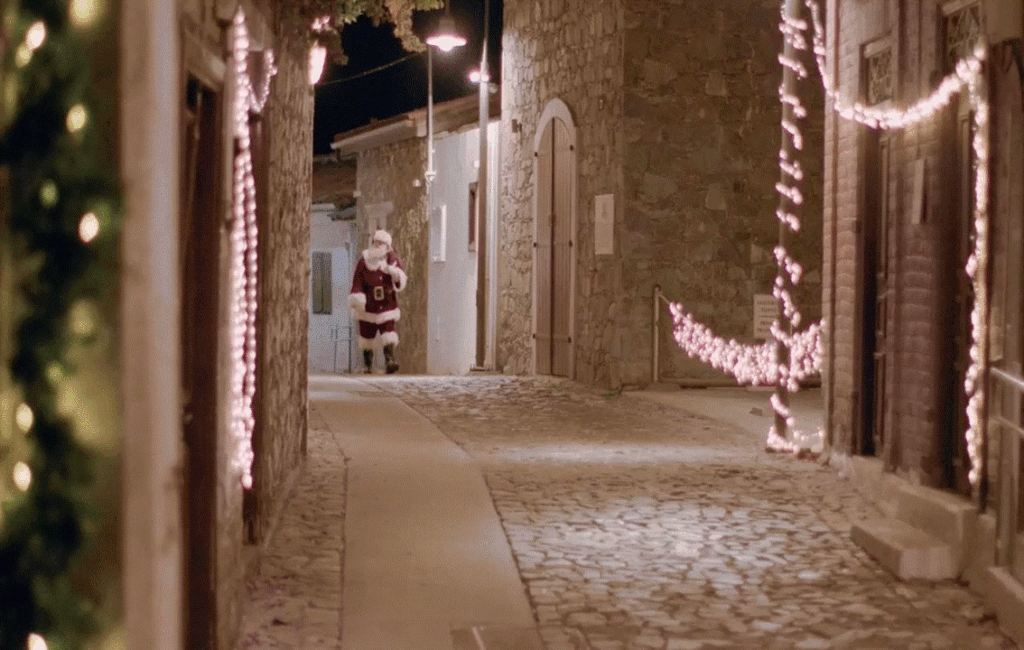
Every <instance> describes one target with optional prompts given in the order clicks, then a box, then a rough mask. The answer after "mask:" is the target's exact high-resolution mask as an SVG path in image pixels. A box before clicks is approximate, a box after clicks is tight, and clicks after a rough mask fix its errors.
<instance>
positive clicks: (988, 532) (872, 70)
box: [823, 0, 1024, 642]
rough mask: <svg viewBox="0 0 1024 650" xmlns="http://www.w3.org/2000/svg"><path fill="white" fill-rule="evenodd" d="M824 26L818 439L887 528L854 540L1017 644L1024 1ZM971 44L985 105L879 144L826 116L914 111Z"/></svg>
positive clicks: (944, 5) (930, 7) (840, 9)
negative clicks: (985, 610) (871, 500)
mask: <svg viewBox="0 0 1024 650" xmlns="http://www.w3.org/2000/svg"><path fill="white" fill-rule="evenodd" d="M823 18H824V27H825V31H826V32H827V34H828V44H827V51H828V54H827V63H826V66H827V68H828V73H829V74H830V75H831V76H832V78H833V79H835V80H836V82H835V85H836V88H837V91H838V99H837V100H836V101H830V102H829V106H828V109H827V111H826V114H827V118H826V133H825V182H824V193H825V202H824V205H825V219H824V224H825V225H824V238H823V241H824V278H825V283H824V287H823V303H824V311H825V314H826V317H827V319H828V321H829V322H830V323H831V327H830V328H829V332H828V333H827V336H826V339H825V342H824V347H825V350H824V352H825V363H824V369H823V382H824V391H823V392H824V394H825V407H826V418H827V421H826V430H827V431H828V432H829V434H830V437H831V440H830V441H829V442H830V446H831V450H832V456H833V458H834V459H836V460H837V461H840V462H842V463H844V464H846V465H847V466H848V467H849V468H850V471H851V472H852V474H853V475H854V476H855V477H856V478H857V480H858V481H859V482H861V483H862V485H863V486H864V487H865V488H866V489H869V490H870V491H871V492H872V493H873V494H874V496H875V497H876V498H877V499H878V502H879V504H881V505H882V506H883V509H884V510H885V511H886V513H887V515H888V517H887V518H886V519H884V520H879V521H873V522H864V524H863V525H861V526H859V527H858V528H857V529H855V531H854V536H855V538H856V539H857V540H858V541H859V542H860V543H862V544H863V545H864V546H865V548H866V549H867V550H868V551H869V552H871V553H872V554H874V555H875V556H876V557H878V558H879V559H881V560H882V561H883V563H886V564H887V565H888V566H890V568H892V569H893V570H894V571H895V572H897V573H898V574H900V575H902V576H903V577H932V578H950V577H958V576H959V577H962V578H964V579H967V580H970V582H971V584H972V586H973V587H974V588H976V589H978V590H979V591H981V592H982V593H983V594H984V595H985V597H986V598H987V599H988V600H989V602H990V603H991V604H992V605H993V606H994V607H995V609H996V610H997V612H998V614H999V617H1000V621H1001V623H1002V624H1003V625H1004V627H1006V628H1007V629H1008V631H1009V632H1010V633H1011V635H1012V636H1014V637H1015V638H1016V639H1017V641H1018V642H1021V641H1022V640H1024V624H1022V621H1024V587H1022V585H1024V568H1022V567H1024V536H1022V531H1024V518H1022V517H1021V514H1020V512H1021V511H1020V504H1021V503H1024V489H1022V486H1024V481H1022V480H1021V463H1020V461H1019V459H1020V448H1021V431H1022V429H1021V424H1022V423H1021V410H1020V403H1021V402H1020V399H1021V390H1022V388H1024V381H1022V375H1021V367H1022V365H1021V362H1022V360H1024V359H1022V355H1024V349H1022V342H1021V323H1022V321H1021V319H1022V304H1021V290H1020V289H1021V286H1022V285H1021V280H1022V276H1024V267H1022V266H1021V259H1022V250H1021V241H1022V232H1021V214H1022V212H1024V198H1022V194H1024V191H1022V188H1024V171H1022V164H1021V160H1022V155H1024V153H1022V147H1024V104H1022V94H1021V92H1022V91H1021V83H1022V79H1024V61H1022V57H1021V54H1022V52H1021V45H1020V44H1021V36H1022V15H1021V3H1020V2H1019V0H999V1H984V0H980V1H975V0H964V1H959V0H957V1H946V2H939V1H935V0H917V1H915V2H906V3H898V2H893V1H889V0H870V1H868V2H859V3H853V4H851V3H842V2H837V1H830V2H828V6H827V12H826V13H825V15H824V16H823ZM979 46H980V47H981V48H982V51H984V52H985V53H986V54H987V62H985V63H984V64H983V65H982V66H981V68H980V76H979V77H978V78H979V79H980V85H979V86H978V92H977V95H976V97H977V98H978V99H979V101H982V102H985V104H984V105H982V104H978V103H976V102H973V101H972V99H971V97H972V92H971V89H970V87H968V86H964V87H962V88H961V89H960V91H959V92H957V93H955V94H953V95H952V97H951V100H950V102H949V104H948V105H947V106H945V107H944V108H940V109H939V110H938V111H937V112H935V113H934V114H931V115H929V116H926V117H925V118H924V119H912V120H911V121H910V123H908V124H906V125H905V126H903V128H881V129H875V128H871V127H870V126H865V125H863V124H861V123H860V122H858V121H855V120H850V119H846V118H845V117H840V116H838V115H836V113H835V111H833V110H832V109H834V108H840V107H841V106H840V104H843V103H846V104H852V103H853V102H860V103H861V104H862V105H863V106H866V107H868V110H873V109H878V108H881V109H893V110H895V111H904V110H905V109H907V108H908V107H910V106H912V105H914V104H915V102H918V101H919V100H922V99H923V98H926V97H928V96H930V95H931V94H932V93H933V92H935V91H936V90H937V88H938V87H939V84H940V82H941V80H942V79H943V77H945V76H947V75H952V74H955V73H956V65H957V61H958V60H964V59H966V58H968V57H970V56H972V55H973V53H974V52H975V48H976V47H979ZM978 118H981V121H978ZM984 118H987V120H985V119H984ZM978 145H982V146H981V147H978ZM979 192H980V193H979ZM979 197H981V198H982V199H983V200H982V201H980V202H979V200H978V199H979ZM979 224H981V225H982V226H985V225H986V224H987V228H986V227H981V228H979ZM979 253H980V254H979ZM972 258H973V259H974V260H977V261H978V262H980V263H979V264H977V265H975V264H974V263H973V262H971V260H972ZM974 269H976V271H974V273H975V275H974V276H972V275H970V272H971V271H973V270H974ZM975 278H977V280H975ZM976 306H977V313H976V314H972V312H974V310H975V308H976ZM972 320H973V321H974V323H975V326H974V327H972ZM975 345H976V346H977V347H976V348H974V350H976V351H973V352H972V347H973V346H975ZM986 366H987V368H986ZM974 377H977V378H978V381H977V382H976V383H975V382H973V381H971V380H972V379H973V378H974ZM971 386H974V387H975V388H974V389H973V390H972V388H971ZM969 390H971V391H972V392H970V393H968V392H967V391H969ZM972 398H973V401H974V405H973V406H972V405H971V402H972ZM969 411H973V412H974V413H976V414H977V416H978V419H977V421H974V420H973V419H972V418H969V417H968V412H969ZM972 472H974V474H973V477H972ZM972 478H973V479H974V480H972ZM925 549H927V550H925ZM929 553H930V554H931V555H930V556H929V555H928V554H929ZM926 556H928V557H931V558H932V560H931V561H926V560H925V559H924V558H925V557H926ZM935 558H939V559H938V560H936V559H935Z"/></svg>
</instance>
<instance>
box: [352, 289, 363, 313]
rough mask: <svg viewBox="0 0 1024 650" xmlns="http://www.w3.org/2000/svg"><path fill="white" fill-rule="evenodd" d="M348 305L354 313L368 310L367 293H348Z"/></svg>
mask: <svg viewBox="0 0 1024 650" xmlns="http://www.w3.org/2000/svg"><path fill="white" fill-rule="evenodd" d="M348 306H349V308H350V309H351V310H352V313H353V314H356V315H359V314H363V313H365V312H366V294H365V293H350V294H348Z"/></svg>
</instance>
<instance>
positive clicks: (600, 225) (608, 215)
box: [594, 194, 615, 255]
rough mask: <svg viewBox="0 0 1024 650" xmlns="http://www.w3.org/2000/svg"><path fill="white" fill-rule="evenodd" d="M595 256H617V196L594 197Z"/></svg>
mask: <svg viewBox="0 0 1024 650" xmlns="http://www.w3.org/2000/svg"><path fill="white" fill-rule="evenodd" d="M594 254H595V255H614V254H615V195H614V194H598V195H597V196H595V197H594Z"/></svg>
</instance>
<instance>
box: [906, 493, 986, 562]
mask: <svg viewBox="0 0 1024 650" xmlns="http://www.w3.org/2000/svg"><path fill="white" fill-rule="evenodd" d="M976 512H977V511H976V508H975V506H974V504H973V503H971V502H970V501H969V500H967V499H966V498H964V497H962V496H959V495H956V494H952V493H950V492H943V491H941V490H936V489H934V488H928V487H924V486H921V485H910V484H906V483H904V484H903V485H901V486H900V488H899V493H898V495H897V511H896V516H897V517H898V518H899V519H901V520H903V521H905V522H906V523H908V524H910V525H911V526H914V527H915V528H920V529H921V530H923V531H925V532H926V533H928V534H929V535H933V536H935V537H938V538H939V539H941V540H942V541H944V542H946V543H947V544H949V545H951V546H954V547H958V548H959V549H963V547H964V542H965V541H966V540H967V537H968V535H969V530H968V529H969V527H970V525H971V523H972V520H973V519H974V518H975V517H976Z"/></svg>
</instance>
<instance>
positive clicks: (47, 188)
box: [39, 180, 60, 208]
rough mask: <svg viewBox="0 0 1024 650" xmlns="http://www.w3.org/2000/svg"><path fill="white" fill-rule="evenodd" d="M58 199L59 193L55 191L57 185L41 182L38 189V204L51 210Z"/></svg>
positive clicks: (49, 181) (50, 182)
mask: <svg viewBox="0 0 1024 650" xmlns="http://www.w3.org/2000/svg"><path fill="white" fill-rule="evenodd" d="M58 198H60V193H59V192H58V191H57V184H56V183H54V182H53V181H51V180H45V181H43V184H42V186H40V188H39V202H40V203H42V204H43V207H45V208H52V207H53V206H55V205H57V199H58Z"/></svg>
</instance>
